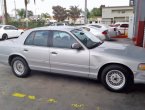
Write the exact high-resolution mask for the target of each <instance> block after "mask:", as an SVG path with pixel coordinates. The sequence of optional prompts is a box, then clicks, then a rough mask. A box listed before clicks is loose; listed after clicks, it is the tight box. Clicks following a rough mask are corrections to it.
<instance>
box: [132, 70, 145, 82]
mask: <svg viewBox="0 0 145 110" xmlns="http://www.w3.org/2000/svg"><path fill="white" fill-rule="evenodd" d="M134 83H143V84H145V71H136V72H134Z"/></svg>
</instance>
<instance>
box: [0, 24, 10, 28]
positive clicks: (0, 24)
mask: <svg viewBox="0 0 145 110" xmlns="http://www.w3.org/2000/svg"><path fill="white" fill-rule="evenodd" d="M0 26H2V27H4V26H12V25H3V24H0Z"/></svg>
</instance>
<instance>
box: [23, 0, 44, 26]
mask: <svg viewBox="0 0 145 110" xmlns="http://www.w3.org/2000/svg"><path fill="white" fill-rule="evenodd" d="M41 1H43V0H41ZM29 2H30V0H24V3H25V10H26V19H27V18H28V9H27V5H28V4H29ZM34 4H36V0H34ZM26 27H28V21H26Z"/></svg>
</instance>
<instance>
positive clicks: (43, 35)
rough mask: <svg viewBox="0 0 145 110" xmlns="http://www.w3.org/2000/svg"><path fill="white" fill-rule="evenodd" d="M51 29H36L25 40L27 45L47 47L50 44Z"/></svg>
mask: <svg viewBox="0 0 145 110" xmlns="http://www.w3.org/2000/svg"><path fill="white" fill-rule="evenodd" d="M49 33H50V32H49V31H43V30H42V31H34V32H32V33H30V34H29V36H28V37H27V39H26V41H25V43H24V44H25V45H34V46H41V47H47V46H48V37H49Z"/></svg>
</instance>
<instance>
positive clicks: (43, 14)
mask: <svg viewBox="0 0 145 110" xmlns="http://www.w3.org/2000/svg"><path fill="white" fill-rule="evenodd" d="M41 17H42V18H50V14H48V13H41Z"/></svg>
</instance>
